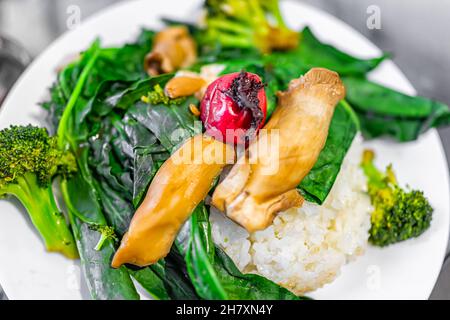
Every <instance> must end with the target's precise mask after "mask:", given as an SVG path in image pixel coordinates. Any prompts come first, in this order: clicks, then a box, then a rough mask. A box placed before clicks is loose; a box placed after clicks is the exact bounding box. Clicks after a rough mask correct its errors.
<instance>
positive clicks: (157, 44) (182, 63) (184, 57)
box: [144, 26, 197, 76]
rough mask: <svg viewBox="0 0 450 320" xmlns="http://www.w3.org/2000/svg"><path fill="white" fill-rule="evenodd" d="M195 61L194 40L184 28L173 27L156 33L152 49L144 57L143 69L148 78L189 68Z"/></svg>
mask: <svg viewBox="0 0 450 320" xmlns="http://www.w3.org/2000/svg"><path fill="white" fill-rule="evenodd" d="M196 59H197V49H196V45H195V41H194V39H193V38H192V37H191V36H190V34H189V31H188V29H187V28H186V27H185V26H174V27H169V28H166V29H164V30H162V31H160V32H158V33H157V34H156V36H155V40H154V44H153V49H152V51H151V52H150V53H149V54H148V55H147V56H146V57H145V62H144V67H145V70H147V73H148V74H149V75H150V76H156V75H159V74H162V73H170V72H174V71H175V70H177V69H179V68H186V67H189V66H190V65H191V64H192V63H194V62H195V60H196Z"/></svg>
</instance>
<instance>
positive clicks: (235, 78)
mask: <svg viewBox="0 0 450 320" xmlns="http://www.w3.org/2000/svg"><path fill="white" fill-rule="evenodd" d="M266 110H267V103H266V93H265V91H264V85H263V84H262V82H261V79H260V78H259V76H258V75H256V74H253V73H249V72H245V71H241V72H239V73H231V74H227V75H224V76H222V77H220V78H218V79H217V80H216V81H214V82H213V83H211V84H210V85H209V86H208V88H207V90H206V93H205V96H204V97H203V100H202V102H201V116H200V117H201V119H202V121H203V125H204V126H205V129H206V133H207V134H209V135H210V136H212V137H215V138H216V139H218V140H220V141H223V142H226V143H231V144H233V143H239V144H245V143H248V142H249V141H251V140H253V139H254V138H255V136H256V134H257V133H258V130H259V129H261V128H262V127H263V125H264V122H265V119H266V112H267V111H266Z"/></svg>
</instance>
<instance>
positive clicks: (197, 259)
mask: <svg viewBox="0 0 450 320" xmlns="http://www.w3.org/2000/svg"><path fill="white" fill-rule="evenodd" d="M189 227H190V233H189V237H188V238H186V237H183V234H181V235H180V236H179V237H178V238H177V241H179V242H180V243H179V246H180V247H181V248H184V250H185V259H186V264H187V268H188V269H187V270H188V273H189V276H190V277H191V279H192V282H193V284H194V286H195V289H196V291H197V294H198V295H199V296H200V297H202V298H203V299H233V300H301V299H303V298H302V297H297V296H295V295H294V294H292V293H291V292H289V290H287V289H285V288H282V287H280V286H278V285H277V284H275V283H273V282H272V281H270V280H268V279H266V278H264V277H261V276H259V275H256V274H243V273H241V272H240V271H239V270H238V268H237V267H236V265H235V264H234V263H233V261H232V260H231V259H230V258H229V257H228V256H227V255H226V253H225V252H223V251H222V250H221V249H220V248H218V247H216V246H215V245H214V243H213V240H212V237H211V227H210V223H209V215H208V210H207V209H206V206H205V205H204V204H203V203H202V204H200V205H199V206H198V207H197V208H196V209H195V211H194V213H193V214H192V216H191V218H190V221H189Z"/></svg>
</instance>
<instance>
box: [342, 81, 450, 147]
mask: <svg viewBox="0 0 450 320" xmlns="http://www.w3.org/2000/svg"><path fill="white" fill-rule="evenodd" d="M344 82H345V85H346V88H347V99H348V100H349V102H350V103H351V104H352V106H353V107H354V109H355V111H356V113H357V114H358V116H359V118H360V121H361V129H362V132H363V134H364V136H365V137H366V138H368V139H370V138H376V137H379V136H385V135H387V136H391V137H393V138H395V139H397V140H398V141H411V140H415V139H417V138H418V136H419V135H420V134H422V133H424V132H425V131H427V130H428V129H429V128H433V127H439V126H443V125H449V124H450V109H449V107H448V106H447V105H445V104H443V103H440V102H436V101H433V100H430V99H427V98H423V97H412V96H408V95H405V94H403V93H400V92H397V91H395V90H393V89H390V88H387V87H384V86H382V85H379V84H376V83H374V82H371V81H368V80H366V79H363V78H345V79H344Z"/></svg>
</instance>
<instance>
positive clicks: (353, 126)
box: [298, 101, 359, 204]
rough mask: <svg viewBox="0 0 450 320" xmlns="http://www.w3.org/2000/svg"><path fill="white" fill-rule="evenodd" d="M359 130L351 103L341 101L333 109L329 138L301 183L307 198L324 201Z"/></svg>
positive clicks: (318, 201) (302, 190) (311, 200)
mask: <svg viewBox="0 0 450 320" xmlns="http://www.w3.org/2000/svg"><path fill="white" fill-rule="evenodd" d="M358 130H359V122H358V118H357V116H356V114H355V112H354V111H353V110H352V108H351V107H350V106H349V105H348V103H346V102H345V101H341V102H340V103H339V104H338V106H337V107H336V109H335V111H334V115H333V119H332V120H331V124H330V127H329V129H328V137H327V141H326V143H325V146H324V148H323V149H322V151H321V152H320V155H319V158H318V159H317V162H316V164H315V165H314V167H313V168H312V170H311V171H310V172H309V173H308V175H307V176H306V177H305V178H304V179H303V181H302V182H301V183H300V185H299V186H298V189H299V191H300V192H301V193H302V194H303V196H304V197H305V199H306V200H307V201H310V202H315V203H318V204H322V203H323V202H324V201H325V199H326V198H327V196H328V193H329V192H330V191H331V188H332V187H333V184H334V182H335V180H336V177H337V175H338V174H339V171H340V169H341V165H342V162H343V161H344V158H345V155H346V154H347V151H348V149H349V148H350V146H351V144H352V142H353V139H354V137H355V135H356V133H357V132H358Z"/></svg>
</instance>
